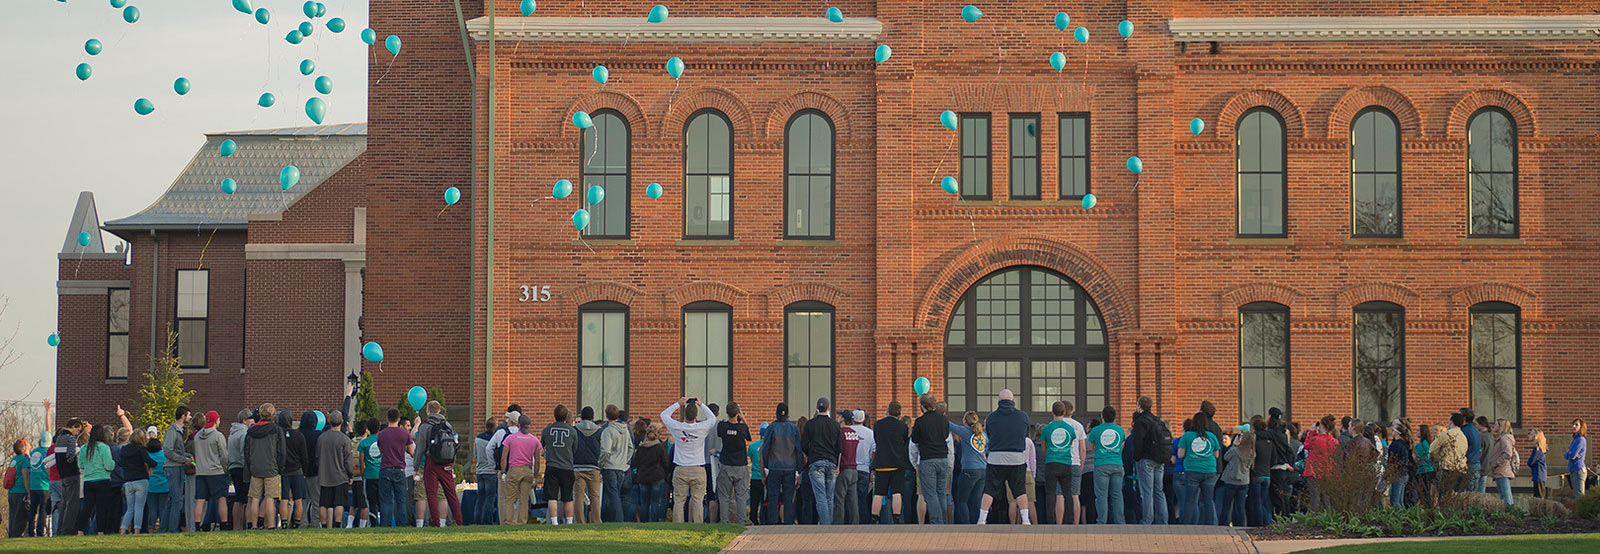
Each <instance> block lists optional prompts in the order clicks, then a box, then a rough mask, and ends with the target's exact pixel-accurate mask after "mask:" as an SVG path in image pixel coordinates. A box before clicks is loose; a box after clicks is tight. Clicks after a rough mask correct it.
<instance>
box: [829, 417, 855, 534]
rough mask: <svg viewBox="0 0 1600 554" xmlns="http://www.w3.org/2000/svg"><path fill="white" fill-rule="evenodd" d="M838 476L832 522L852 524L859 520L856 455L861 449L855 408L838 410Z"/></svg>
mask: <svg viewBox="0 0 1600 554" xmlns="http://www.w3.org/2000/svg"><path fill="white" fill-rule="evenodd" d="M838 414H839V434H840V438H839V477H838V479H837V480H835V482H834V488H833V523H834V524H835V525H841V524H850V525H854V524H856V523H860V521H861V504H860V503H859V502H856V479H857V475H856V463H857V461H856V456H857V455H858V453H859V452H860V451H861V448H860V447H861V435H859V434H857V433H856V430H855V425H854V424H855V423H856V421H855V410H839V412H838Z"/></svg>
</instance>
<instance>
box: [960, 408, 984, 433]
mask: <svg viewBox="0 0 1600 554" xmlns="http://www.w3.org/2000/svg"><path fill="white" fill-rule="evenodd" d="M961 421H962V422H963V423H966V424H967V427H971V428H972V434H974V435H982V434H983V420H982V419H979V418H978V412H974V411H968V412H967V413H966V414H965V415H963V416H961Z"/></svg>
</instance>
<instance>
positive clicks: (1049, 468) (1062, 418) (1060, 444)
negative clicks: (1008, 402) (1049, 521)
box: [1039, 400, 1085, 524]
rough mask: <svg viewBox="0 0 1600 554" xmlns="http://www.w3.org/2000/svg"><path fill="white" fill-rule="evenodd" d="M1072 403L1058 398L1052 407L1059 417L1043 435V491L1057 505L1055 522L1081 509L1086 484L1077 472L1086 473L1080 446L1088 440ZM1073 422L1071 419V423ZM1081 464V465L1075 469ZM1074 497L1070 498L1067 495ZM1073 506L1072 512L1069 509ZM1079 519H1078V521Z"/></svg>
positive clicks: (1046, 426)
mask: <svg viewBox="0 0 1600 554" xmlns="http://www.w3.org/2000/svg"><path fill="white" fill-rule="evenodd" d="M1072 409H1073V406H1072V403H1071V402H1067V401H1064V400H1057V401H1056V402H1055V404H1054V405H1052V406H1051V407H1050V413H1052V414H1054V415H1055V420H1053V421H1051V422H1050V423H1049V424H1048V425H1045V426H1044V430H1043V431H1040V433H1039V436H1040V437H1041V438H1042V439H1043V442H1044V460H1045V463H1044V467H1043V468H1040V469H1041V470H1042V471H1041V472H1040V473H1041V474H1042V476H1043V478H1044V489H1042V490H1040V491H1039V494H1040V495H1041V496H1043V498H1044V499H1045V502H1053V503H1054V508H1055V516H1056V521H1055V523H1057V524H1061V523H1066V522H1067V519H1068V516H1067V514H1068V513H1071V514H1074V517H1073V519H1074V520H1076V517H1075V515H1076V514H1078V512H1080V511H1081V509H1080V508H1079V507H1078V505H1077V503H1078V492H1079V489H1080V487H1082V485H1079V484H1078V482H1079V479H1077V478H1075V477H1074V475H1082V474H1083V469H1082V465H1083V454H1082V453H1081V452H1076V450H1078V449H1080V448H1083V445H1084V444H1085V441H1080V440H1078V439H1079V437H1080V435H1081V434H1082V432H1081V431H1079V429H1082V426H1081V425H1075V424H1076V423H1077V422H1076V421H1073V419H1072V416H1071V414H1072ZM1069 422H1071V423H1069ZM1073 466H1078V469H1073ZM1069 495H1070V496H1071V497H1072V500H1071V501H1070V502H1069V501H1067V496H1069ZM1068 509H1071V510H1072V511H1071V512H1068V511H1067V510H1068ZM1074 523H1077V521H1074Z"/></svg>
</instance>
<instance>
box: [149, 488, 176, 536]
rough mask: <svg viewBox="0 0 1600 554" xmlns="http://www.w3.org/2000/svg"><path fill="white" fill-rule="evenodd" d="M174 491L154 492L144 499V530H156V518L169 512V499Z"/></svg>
mask: <svg viewBox="0 0 1600 554" xmlns="http://www.w3.org/2000/svg"><path fill="white" fill-rule="evenodd" d="M171 494H172V493H166V492H152V493H149V494H148V495H147V496H146V498H145V501H144V532H146V533H149V532H153V531H155V530H156V519H157V518H159V517H161V514H164V513H167V501H168V499H169V497H170V496H171Z"/></svg>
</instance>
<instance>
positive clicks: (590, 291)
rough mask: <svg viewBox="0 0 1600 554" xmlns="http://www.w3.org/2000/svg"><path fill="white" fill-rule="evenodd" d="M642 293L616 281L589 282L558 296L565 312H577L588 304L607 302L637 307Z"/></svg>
mask: <svg viewBox="0 0 1600 554" xmlns="http://www.w3.org/2000/svg"><path fill="white" fill-rule="evenodd" d="M643 295H644V292H643V291H641V290H639V289H637V288H634V287H632V286H629V285H625V284H622V283H618V282H616V281H591V282H588V283H584V284H583V285H581V286H579V287H577V288H575V289H572V290H571V291H568V292H567V293H566V294H561V295H558V296H557V298H558V299H560V301H561V302H562V304H563V307H564V309H565V310H577V309H578V307H579V306H582V305H584V304H588V303H590V302H597V301H601V300H609V301H611V302H616V303H618V304H622V305H624V306H628V307H637V306H636V305H635V302H636V300H638V298H639V297H641V296H643Z"/></svg>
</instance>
